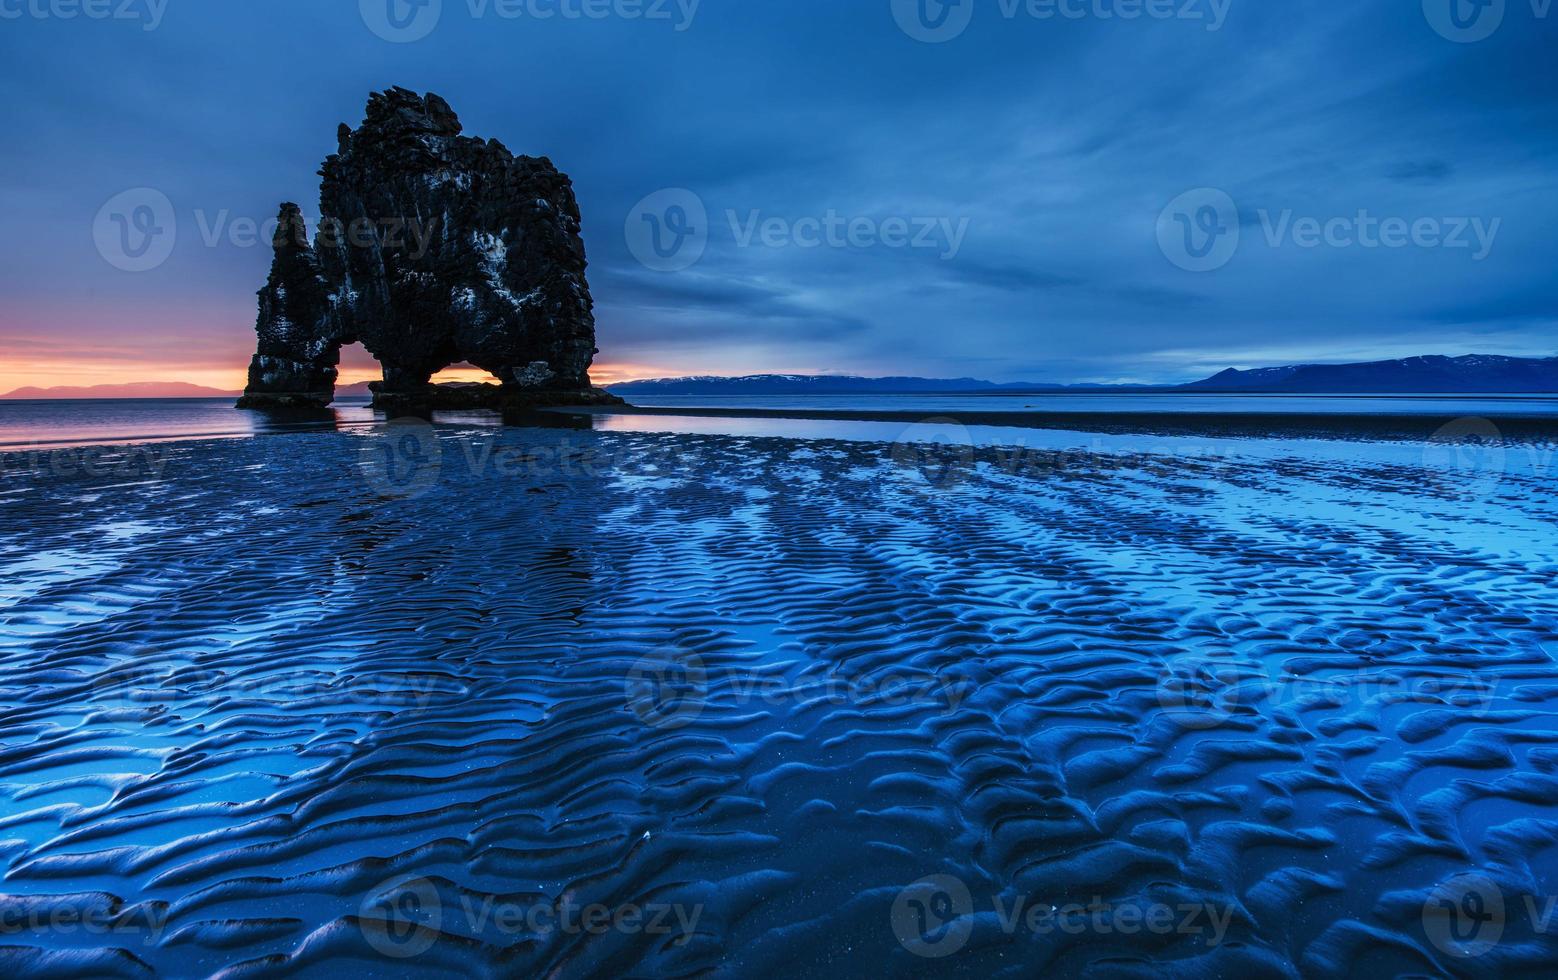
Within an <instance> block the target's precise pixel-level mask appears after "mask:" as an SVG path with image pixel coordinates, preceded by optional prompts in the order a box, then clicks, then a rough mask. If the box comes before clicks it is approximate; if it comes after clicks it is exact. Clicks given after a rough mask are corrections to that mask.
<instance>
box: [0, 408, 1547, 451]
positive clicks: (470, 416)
mask: <svg viewBox="0 0 1558 980" xmlns="http://www.w3.org/2000/svg"><path fill="white" fill-rule="evenodd" d="M639 404H641V405H643V406H645V407H664V408H677V407H680V408H733V409H741V408H752V409H809V410H824V411H826V410H837V411H847V410H855V411H924V412H925V413H926V414H927V415H932V414H935V413H938V412H953V411H987V412H1024V411H1042V412H1055V413H1066V412H1131V413H1138V412H1149V413H1150V412H1212V413H1229V414H1234V413H1251V412H1272V413H1279V414H1316V413H1324V414H1336V415H1376V414H1377V415H1454V416H1483V417H1487V418H1495V419H1496V418H1500V417H1510V416H1535V415H1540V416H1553V417H1558V399H1555V398H1536V397H1512V396H1461V397H1441V396H1397V395H1392V396H1332V395H1324V396H1293V395H1280V396H1262V395H1161V394H1151V395H1149V394H1141V395H1132V394H1096V395H1095V394H1065V395H987V396H986V395H814V396H806V397H790V396H768V397H749V398H640V399H639ZM382 418H383V416H382V415H380V414H378V413H376V412H374V411H373V410H372V409H371V408H369V407H368V403H367V401H366V400H365V399H342V400H341V401H339V402H337V403H336V405H334V406H333V407H332V408H330V409H329V410H326V411H322V412H311V413H260V412H243V411H239V410H237V409H235V408H234V407H233V404H232V402H231V401H230V400H228V399H198V398H197V399H134V400H131V399H125V400H116V399H99V400H79V401H74V400H73V401H0V449H3V448H12V449H14V448H23V447H28V446H68V445H82V444H99V443H114V442H142V441H151V440H171V439H192V438H198V439H212V438H244V437H250V436H255V435H261V434H265V433H273V432H294V431H304V430H309V429H330V428H340V427H353V426H360V425H368V424H371V423H373V422H375V421H378V420H380V419H382ZM438 420H439V421H452V422H461V423H469V424H496V421H497V419H496V416H494V415H492V414H491V413H471V412H466V413H441V414H440V415H439V417H438ZM666 421H667V420H661V421H660V423H659V424H658V425H657V426H656V427H657V428H661V429H663V428H665V425H666ZM737 424H738V425H739V424H740V420H737ZM752 424H753V425H754V426H757V425H758V420H754V421H753V423H752ZM597 426H598V427H601V428H613V427H615V428H621V427H622V420H621V418H620V417H619V418H618V419H615V420H612V419H606V418H603V419H599V420H597ZM761 427H762V428H763V431H764V432H768V431H769V430H770V429H772V428H773V425H772V420H770V422H769V423H765V424H764V426H761ZM693 431H704V429H694V430H693Z"/></svg>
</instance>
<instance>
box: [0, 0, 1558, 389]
mask: <svg viewBox="0 0 1558 980" xmlns="http://www.w3.org/2000/svg"><path fill="white" fill-rule="evenodd" d="M83 2H84V3H85V4H86V8H92V13H93V15H92V16H88V14H87V10H86V8H83V5H82V4H83ZM920 2H923V3H924V4H925V5H926V6H925V7H924V8H923V9H922V8H921V7H919V6H917V4H918V3H920ZM1494 2H1495V6H1494V7H1491V8H1483V9H1478V8H1472V7H1470V5H1469V0H1422V2H1421V3H1420V2H1419V0H1395V2H1387V0H1355V2H1351V3H1346V4H1336V3H1317V2H1305V0H1298V2H1292V3H1274V2H1269V0H1216V2H1214V0H1174V2H1172V3H1168V2H1165V0H1034V2H1033V3H1032V4H1028V3H1019V2H1017V0H961V3H960V4H956V5H953V6H948V7H945V8H943V7H942V6H941V4H940V3H939V2H938V0H902V2H898V0H849V2H843V0H790V2H786V3H773V4H765V3H753V2H750V0H742V2H735V0H702V2H701V3H693V2H692V0H680V2H677V0H669V2H667V3H665V4H664V5H663V6H662V5H661V3H660V0H641V2H639V0H517V2H516V0H441V2H439V3H437V6H436V7H432V6H428V7H421V8H418V7H412V6H407V4H406V0H362V2H361V3H359V2H358V0H328V2H327V0H267V2H265V3H263V4H259V3H254V4H236V3H214V2H210V0H198V2H197V0H0V78H3V80H4V83H5V89H6V91H7V93H8V95H9V98H8V99H7V100H6V102H7V105H6V110H5V114H6V127H5V128H6V132H7V135H8V138H7V139H6V140H5V141H4V143H3V145H0V159H3V162H4V172H5V174H6V176H7V180H6V181H5V182H4V185H3V187H0V195H3V201H4V204H5V211H6V214H7V215H9V217H10V219H11V220H10V222H9V223H8V233H7V234H6V235H5V236H3V238H0V250H3V254H0V291H3V295H4V297H5V303H4V306H3V309H4V314H3V316H0V354H3V357H0V362H3V364H0V387H4V386H6V385H7V382H11V383H14V384H24V383H34V382H48V383H65V382H66V381H68V380H70V379H71V377H77V378H81V379H84V380H122V379H125V378H127V377H129V376H132V375H133V376H136V377H142V378H157V379H159V380H198V381H206V382H216V381H219V380H221V379H226V378H228V377H229V376H231V380H232V382H233V383H234V384H236V383H237V381H238V380H239V379H240V378H241V374H242V369H243V367H244V364H245V362H246V359H247V355H248V353H249V351H250V350H251V345H252V336H253V334H252V331H253V321H254V309H255V307H254V291H255V290H256V289H257V288H258V287H259V286H260V285H261V284H262V283H263V281H264V278H265V273H266V269H267V267H268V264H269V255H268V248H267V247H266V246H265V244H264V241H263V238H264V236H263V235H259V236H254V235H252V234H249V233H248V228H247V226H246V225H245V224H244V219H247V220H248V221H252V222H256V223H257V222H261V221H264V220H267V219H270V218H273V217H274V215H275V212H276V207H277V204H278V203H279V202H280V201H282V200H296V201H299V202H300V203H303V204H304V205H305V211H306V212H308V213H309V214H312V213H313V211H314V210H315V209H317V204H316V203H315V202H316V201H317V192H318V188H317V179H316V178H315V171H316V169H317V168H318V166H319V164H320V162H321V161H322V160H323V158H324V157H325V155H326V154H328V153H329V152H331V151H332V150H333V148H334V145H335V127H336V125H337V124H338V123H340V122H348V123H351V124H353V125H355V124H356V123H357V122H358V121H359V120H360V119H361V116H362V109H363V104H364V102H365V100H366V97H367V95H368V93H369V92H370V91H372V90H376V89H383V88H386V87H389V86H391V85H402V86H405V87H407V88H412V89H416V90H418V91H433V92H437V93H438V94H440V95H442V96H443V97H444V98H446V99H447V100H448V101H449V102H450V103H451V105H453V107H454V108H455V109H456V111H458V112H459V114H460V116H461V119H462V121H463V122H464V123H465V126H466V130H467V132H469V133H472V134H475V135H480V136H490V137H496V138H499V139H502V140H503V141H504V143H505V144H506V145H508V146H509V147H510V148H511V149H513V150H515V151H517V152H525V153H531V154H536V155H542V154H544V155H547V156H550V157H551V158H552V159H553V161H554V162H556V163H557V165H558V166H559V167H560V168H562V169H563V170H565V171H566V172H568V173H569V174H570V175H571V176H572V177H573V179H574V182H575V187H576V190H577V192H578V195H579V199H580V203H581V207H582V210H583V213H584V218H585V221H584V233H585V240H586V245H587V247H588V250H589V253H590V258H591V283H592V287H593V290H594V293H595V297H596V301H597V304H598V315H599V330H600V346H601V348H602V351H603V353H602V356H601V362H602V369H603V374H604V375H605V376H607V377H626V376H646V375H660V374H683V373H748V372H760V371H787V372H788V371H794V372H817V373H841V372H843V373H863V374H920V375H934V376H964V375H971V376H978V377H986V378H991V379H994V380H1002V381H1007V380H1035V381H1059V380H1139V381H1158V380H1179V379H1190V378H1194V377H1198V376H1201V375H1205V374H1209V373H1211V372H1213V371H1215V370H1218V369H1221V368H1222V367H1226V366H1257V365H1260V364H1268V363H1284V362H1290V361H1308V360H1320V361H1324V360H1331V361H1336V360H1356V359H1366V358H1372V357H1389V356H1402V355H1408V354H1416V353H1464V352H1473V351H1476V352H1491V353H1509V354H1528V355H1551V354H1553V353H1558V350H1555V347H1558V343H1555V342H1554V337H1555V336H1558V332H1555V329H1554V327H1555V321H1558V276H1554V275H1553V273H1552V268H1551V267H1552V263H1553V254H1554V253H1553V245H1552V241H1553V232H1552V229H1553V227H1554V224H1555V218H1558V170H1555V168H1554V166H1553V160H1554V158H1555V150H1558V57H1555V56H1554V55H1555V52H1558V24H1555V20H1558V18H1554V17H1552V16H1550V11H1549V10H1548V8H1547V7H1546V5H1545V2H1544V0H1503V2H1502V3H1499V2H1498V0H1494ZM1451 3H1455V4H1460V5H1462V6H1461V7H1460V8H1459V13H1460V16H1459V19H1458V20H1457V19H1453V18H1451V16H1450V15H1451V13H1452V10H1451V8H1450V4H1451ZM390 4H394V5H395V7H393V8H392V7H391V6H390ZM635 11H636V12H638V13H639V16H629V15H631V14H633V13H634V12H635ZM1132 11H1135V12H1137V14H1138V15H1137V16H1136V17H1134V18H1130V19H1128V18H1127V16H1126V15H1128V14H1129V13H1131V12H1132ZM70 13H74V14H75V16H67V14H70ZM121 14H122V15H124V16H119V15H121ZM548 14H550V16H545V15H548ZM1473 14H1476V15H1477V16H1476V17H1473V16H1472V15H1473ZM99 15H102V16H99ZM397 24H399V25H403V29H401V28H397V27H396V26H395V25H397ZM1467 25H1469V26H1467ZM1490 27H1496V29H1492V30H1490ZM376 29H377V33H376ZM424 33H425V36H419V37H417V38H416V39H408V37H409V36H411V35H421V34H424ZM1484 33H1486V34H1487V36H1485V37H1483V36H1482V35H1483V34H1484ZM381 35H388V36H389V38H390V39H386V37H385V36H381ZM140 188H150V189H152V190H153V191H155V192H157V193H160V194H161V195H163V196H164V197H165V198H166V200H167V202H168V206H169V207H170V208H171V212H172V214H173V216H174V221H175V223H176V232H177V234H176V244H173V246H172V251H171V254H169V255H168V256H167V257H166V259H165V261H161V262H160V263H159V264H157V265H156V266H155V267H154V268H151V269H149V270H146V271H134V272H131V271H124V269H122V268H116V267H115V264H114V263H113V261H112V260H111V257H105V255H104V254H103V253H102V249H101V248H100V247H99V242H100V239H98V238H95V237H94V236H95V234H96V233H97V232H99V231H101V222H102V221H103V214H102V212H103V210H104V208H105V205H106V204H107V203H108V202H110V200H111V199H114V198H116V196H119V195H122V194H123V193H124V192H126V191H132V190H136V189H140ZM1187 192H1189V196H1186V195H1187ZM668 193H669V196H667V195H668ZM689 193H690V195H691V197H688V196H687V195H688V194H689ZM656 195H658V196H656ZM646 199H647V200H648V202H649V204H647V205H641V203H640V202H644V201H646ZM667 202H671V204H673V205H676V204H679V203H688V204H690V206H691V212H692V213H691V217H693V218H697V219H698V220H697V221H696V222H694V224H696V225H698V226H701V227H695V228H693V229H692V230H693V231H694V232H695V234H693V235H692V236H690V243H691V244H690V245H689V246H688V247H690V248H692V249H693V250H694V251H695V253H696V254H695V255H693V254H691V253H683V254H681V255H679V256H673V257H672V259H671V260H670V261H668V262H662V261H659V260H657V259H656V258H654V255H655V253H654V252H652V251H647V250H646V248H645V244H646V239H645V237H644V236H645V235H646V234H647V233H648V229H651V228H652V227H653V225H652V224H651V223H650V222H646V221H645V220H644V219H645V217H646V213H648V212H654V215H653V216H654V218H655V219H656V220H660V221H662V222H663V221H665V220H666V219H667V218H668V217H675V218H678V219H679V218H680V217H681V216H682V215H686V214H688V208H687V207H683V208H682V210H681V212H679V214H678V215H669V212H668V211H667V208H666V203H667ZM1176 202H1179V203H1176ZM699 209H701V211H700V210H699ZM1387 222H1394V224H1387ZM830 223H831V226H832V228H833V231H832V232H831V233H830V232H829V231H828V228H829V226H830ZM676 227H683V228H684V227H686V225H685V224H679V225H677V226H676ZM1233 230H1237V232H1238V236H1237V239H1236V244H1235V239H1234V238H1233V236H1232V234H1231V231H1233ZM1181 236H1187V237H1181ZM665 241H667V242H669V241H672V239H669V238H667V239H665ZM1181 243H1182V244H1181ZM1387 243H1388V244H1387ZM1203 245H1206V246H1207V247H1209V248H1210V249H1211V250H1210V251H1209V252H1208V253H1207V255H1206V257H1205V258H1198V257H1196V256H1195V254H1193V253H1200V252H1202V251H1203V248H1202V246H1203ZM1212 246H1215V247H1212ZM1187 250H1190V251H1187ZM646 255H647V256H649V258H648V259H647V261H646V260H645V256H646ZM690 258H696V261H695V262H691V263H690V264H689V263H688V262H687V260H688V259H690ZM684 266H685V267H684ZM667 267H669V268H667ZM352 363H353V364H354V365H355V366H358V367H362V366H364V365H365V363H366V362H363V361H362V360H361V359H357V360H354V361H353V362H352Z"/></svg>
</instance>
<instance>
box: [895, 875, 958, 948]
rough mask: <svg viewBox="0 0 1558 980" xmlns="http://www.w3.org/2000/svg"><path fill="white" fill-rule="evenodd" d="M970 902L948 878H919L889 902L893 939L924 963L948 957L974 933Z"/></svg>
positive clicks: (952, 879) (954, 880) (949, 877)
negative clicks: (924, 959)
mask: <svg viewBox="0 0 1558 980" xmlns="http://www.w3.org/2000/svg"><path fill="white" fill-rule="evenodd" d="M973 915H974V899H973V896H972V895H970V894H969V892H968V886H967V885H965V884H963V882H961V881H959V880H958V879H957V878H954V877H952V876H951V875H931V876H930V877H928V878H921V879H920V880H919V881H916V882H915V883H914V884H912V885H910V886H909V887H907V888H905V889H904V890H903V891H901V892H899V893H898V897H897V899H895V900H894V901H893V935H895V936H897V937H898V942H899V943H901V944H902V945H903V948H904V949H907V950H908V951H909V952H911V953H913V954H914V955H915V956H922V957H924V958H926V959H932V960H935V959H941V958H942V957H945V956H951V955H952V954H953V953H956V952H957V951H958V950H960V949H962V948H963V947H964V946H966V945H967V944H968V938H969V936H970V935H972V934H973V932H974V919H973Z"/></svg>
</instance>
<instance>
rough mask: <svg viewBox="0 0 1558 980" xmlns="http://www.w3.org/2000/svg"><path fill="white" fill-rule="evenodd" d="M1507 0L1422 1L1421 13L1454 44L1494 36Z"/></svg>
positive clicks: (1441, 35) (1440, 34)
mask: <svg viewBox="0 0 1558 980" xmlns="http://www.w3.org/2000/svg"><path fill="white" fill-rule="evenodd" d="M1507 2H1508V0H1423V16H1424V17H1426V18H1427V19H1428V25H1429V26H1430V27H1432V28H1433V29H1434V30H1435V31H1437V32H1438V33H1439V36H1440V37H1442V38H1444V39H1445V40H1448V41H1454V42H1455V43H1456V44H1474V43H1476V42H1477V41H1485V40H1487V39H1488V38H1490V37H1492V36H1493V32H1494V31H1496V30H1498V29H1499V26H1500V25H1501V24H1503V23H1504V12H1505V8H1506V6H1507Z"/></svg>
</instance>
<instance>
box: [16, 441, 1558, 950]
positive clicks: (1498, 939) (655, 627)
mask: <svg viewBox="0 0 1558 980" xmlns="http://www.w3.org/2000/svg"><path fill="white" fill-rule="evenodd" d="M425 435H426V434H425V433H421V432H420V430H418V429H417V428H416V427H415V426H410V427H407V428H405V429H399V430H396V431H395V432H392V433H391V435H390V436H389V437H388V438H385V437H382V436H373V437H368V436H363V435H357V434H347V433H321V434H301V435H292V436H278V437H270V438H261V439H253V440H243V441H232V442H220V443H182V444H175V445H166V446H160V447H156V449H155V452H153V451H152V450H150V449H136V448H133V447H131V448H120V449H117V450H114V451H113V452H114V453H116V454H117V455H108V456H103V455H99V456H97V457H95V460H96V465H95V466H94V472H92V473H81V472H64V470H65V469H67V468H68V467H64V466H60V465H50V466H43V467H41V468H39V467H33V468H31V469H28V468H23V467H18V466H15V465H12V466H11V467H10V468H8V469H6V470H5V471H4V474H3V475H4V482H3V483H0V563H3V568H4V573H3V576H0V630H3V643H4V646H3V649H0V670H3V674H0V710H3V716H0V717H3V721H0V733H3V734H0V860H3V862H4V868H5V877H4V880H3V882H0V893H3V897H0V930H3V931H0V967H3V968H4V970H5V972H6V973H7V974H8V975H13V976H20V975H23V974H24V973H25V974H27V975H41V976H49V975H58V976H80V975H93V976H139V975H145V974H149V973H153V972H155V973H162V974H167V975H175V976H204V975H210V974H214V973H220V972H223V971H228V972H230V973H231V975H239V976H247V975H270V974H277V973H285V974H288V975H302V976H328V977H332V978H340V977H345V976H356V975H363V974H366V973H368V972H370V971H371V972H373V973H374V974H375V975H412V974H415V975H420V976H437V975H451V976H509V975H520V976H529V975H541V974H547V975H557V976H563V977H576V976H577V977H582V976H602V977H607V976H610V977H616V976H685V975H692V974H707V973H715V974H724V975H733V976H767V975H800V976H811V975H816V976H830V975H839V976H853V975H858V976H879V975H934V974H941V973H956V974H968V975H974V976H996V975H999V976H1037V975H1044V976H1081V975H1083V974H1084V972H1088V973H1089V975H1095V976H1141V977H1149V976H1164V975H1169V976H1185V977H1200V976H1230V977H1261V976H1284V975H1287V976H1298V975H1305V976H1341V975H1358V976H1369V977H1376V978H1377V977H1386V976H1394V975H1398V974H1412V973H1417V974H1437V973H1447V974H1456V975H1468V976H1497V975H1517V974H1524V975H1535V974H1539V973H1544V972H1547V973H1550V972H1552V971H1553V970H1555V969H1558V936H1555V935H1554V933H1555V932H1558V916H1553V919H1552V921H1551V925H1552V928H1551V929H1549V928H1547V925H1548V922H1547V920H1546V919H1544V918H1543V917H1542V915H1541V913H1542V912H1543V911H1544V910H1546V911H1548V912H1551V903H1550V902H1549V900H1548V898H1547V896H1554V895H1558V809H1555V806H1558V712H1555V710H1554V701H1555V699H1558V668H1555V665H1554V654H1558V585H1555V583H1558V527H1555V520H1558V508H1555V506H1554V504H1555V498H1558V493H1555V489H1558V477H1555V475H1554V474H1552V473H1541V474H1539V473H1533V472H1514V471H1511V472H1506V473H1503V474H1502V475H1500V474H1499V473H1496V472H1495V473H1488V472H1485V471H1466V472H1461V471H1457V470H1455V469H1454V468H1449V469H1446V468H1443V467H1431V466H1426V465H1423V464H1422V463H1421V462H1415V461H1414V460H1413V459H1412V458H1410V456H1407V457H1403V456H1402V455H1401V454H1400V453H1394V454H1390V453H1385V452H1384V451H1383V450H1381V451H1380V454H1379V456H1378V458H1375V457H1374V456H1372V455H1371V453H1372V450H1371V448H1370V446H1369V445H1367V444H1360V446H1359V448H1358V451H1357V453H1356V455H1355V456H1354V457H1353V458H1350V459H1347V458H1343V459H1337V458H1327V457H1324V456H1321V455H1315V454H1309V453H1307V452H1306V448H1305V444H1303V443H1301V442H1295V443H1291V444H1282V445H1280V446H1277V447H1276V448H1273V446H1272V445H1271V444H1267V445H1265V447H1264V449H1263V451H1262V452H1261V453H1258V454H1251V455H1249V456H1247V457H1246V456H1240V455H1232V456H1220V457H1215V458H1196V457H1193V456H1172V455H1132V454H1129V453H1114V454H1099V453H1086V452H1040V451H1032V452H1027V453H1023V454H1020V455H1015V456H1014V455H1013V454H1011V453H1010V452H1003V451H1000V450H992V449H981V450H977V451H973V450H970V451H965V452H958V453H950V454H938V453H936V452H923V451H920V450H907V451H906V450H905V448H904V447H898V448H897V449H896V450H895V449H894V448H893V447H889V446H887V445H882V444H870V443H851V442H830V441H815V440H814V441H806V442H801V441H793V440H782V439H773V438H767V439H758V438H746V439H743V438H734V437H728V436H687V435H659V434H619V433H588V432H583V433H560V432H551V431H546V430H537V429H509V430H503V431H501V432H499V433H492V432H487V433H464V434H461V433H456V432H445V433H444V438H443V439H442V440H440V441H438V442H437V443H431V442H429V441H428V440H427V439H426V438H425ZM407 440H410V441H409V442H407ZM418 440H422V441H421V442H420V443H419V442H418ZM435 447H436V448H435ZM385 448H390V449H392V450H393V451H395V452H409V453H410V454H411V455H410V457H409V458H412V459H421V460H422V461H423V462H424V463H429V462H431V461H432V459H433V458H434V457H432V456H430V455H429V454H430V453H438V452H441V463H440V465H439V466H438V467H436V468H424V469H422V470H420V471H417V473H416V474H414V475H413V476H412V478H410V479H409V480H408V479H405V477H406V475H407V474H406V473H405V472H402V471H400V470H387V469H386V468H385V467H386V465H388V464H389V463H394V462H396V461H397V458H396V457H384V456H382V455H381V451H382V450H384V449H385ZM398 461H399V462H404V461H405V460H404V459H403V458H401V459H399V460H398ZM113 463H121V464H123V465H119V466H110V465H108V464H113ZM56 471H58V472H56ZM1495 905H1497V908H1496V909H1495ZM1533 912H1534V913H1535V914H1534V915H1533V914H1532V913H1533ZM72 923H74V924H72ZM1494 927H1497V928H1496V932H1497V934H1496V935H1495V934H1494V933H1495V928H1494Z"/></svg>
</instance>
